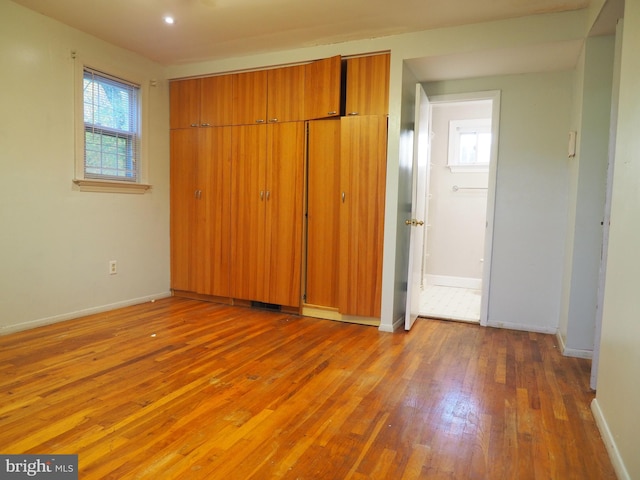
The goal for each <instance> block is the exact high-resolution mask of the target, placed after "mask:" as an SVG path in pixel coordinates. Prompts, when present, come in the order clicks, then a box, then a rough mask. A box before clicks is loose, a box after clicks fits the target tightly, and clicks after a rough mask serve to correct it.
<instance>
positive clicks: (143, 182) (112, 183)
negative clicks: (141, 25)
mask: <svg viewBox="0 0 640 480" xmlns="http://www.w3.org/2000/svg"><path fill="white" fill-rule="evenodd" d="M71 56H72V58H73V59H74V100H75V101H74V117H75V118H74V123H75V124H74V142H75V155H74V157H75V177H74V179H73V183H74V184H75V186H76V189H77V190H79V191H81V192H105V193H139V194H142V193H145V192H146V191H148V190H149V189H150V188H151V185H150V184H149V183H148V180H149V161H148V154H147V152H148V148H147V145H148V140H147V136H148V135H147V132H148V128H147V125H148V120H147V119H148V111H149V109H148V102H147V98H148V93H149V92H148V85H149V83H148V82H147V81H145V80H144V79H142V78H140V77H139V76H138V75H135V74H132V73H131V72H123V71H122V69H120V68H117V67H114V66H113V65H107V64H105V63H104V62H99V61H93V60H92V59H82V58H80V56H79V55H78V54H76V53H75V52H72V53H71ZM85 67H88V68H92V69H94V70H98V71H101V72H104V73H106V74H109V75H111V76H114V77H117V78H121V79H122V80H125V81H128V82H131V83H135V84H136V85H139V86H140V162H139V166H138V168H139V170H138V180H137V182H130V181H118V180H102V179H96V178H85V176H84V138H85V135H84V96H83V77H84V68H85Z"/></svg>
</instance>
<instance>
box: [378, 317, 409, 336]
mask: <svg viewBox="0 0 640 480" xmlns="http://www.w3.org/2000/svg"><path fill="white" fill-rule="evenodd" d="M401 328H404V317H398V318H396V319H395V320H394V321H393V323H392V324H391V325H387V324H384V323H381V324H380V326H379V327H378V330H380V331H381V332H386V333H393V332H395V331H396V330H400V329H401Z"/></svg>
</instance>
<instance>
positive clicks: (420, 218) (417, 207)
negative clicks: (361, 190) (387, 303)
mask: <svg viewBox="0 0 640 480" xmlns="http://www.w3.org/2000/svg"><path fill="white" fill-rule="evenodd" d="M429 115H430V110H429V98H428V97H427V94H426V92H425V91H424V88H422V85H420V84H419V83H418V84H416V109H415V117H416V118H415V130H414V137H413V138H414V139H413V173H412V176H413V182H412V192H411V196H412V198H411V218H408V219H406V221H405V223H406V225H407V228H411V238H410V240H409V274H408V278H407V307H406V308H407V313H406V315H405V320H404V328H405V330H409V329H411V326H412V325H413V323H414V322H415V321H416V318H418V313H419V310H420V291H421V289H422V280H423V265H424V259H423V258H422V252H423V251H424V249H423V245H424V242H425V240H426V233H427V228H426V220H427V218H426V215H427V209H426V205H427V196H428V195H429V192H428V189H429V153H430V150H431V145H430V142H431V140H430V138H431V136H430V135H431V133H430V127H429Z"/></svg>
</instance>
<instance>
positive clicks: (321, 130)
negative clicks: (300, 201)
mask: <svg viewBox="0 0 640 480" xmlns="http://www.w3.org/2000/svg"><path fill="white" fill-rule="evenodd" d="M308 128H309V135H308V146H307V149H308V167H307V168H308V173H307V177H308V179H307V263H306V303H307V304H310V305H317V306H323V307H332V308H337V307H338V278H339V277H338V272H339V269H338V266H339V261H340V259H339V252H340V201H341V197H340V120H338V119H331V120H314V121H311V122H308Z"/></svg>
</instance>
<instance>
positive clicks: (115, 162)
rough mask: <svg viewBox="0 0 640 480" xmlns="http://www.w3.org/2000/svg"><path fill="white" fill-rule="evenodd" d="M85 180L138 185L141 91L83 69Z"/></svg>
mask: <svg viewBox="0 0 640 480" xmlns="http://www.w3.org/2000/svg"><path fill="white" fill-rule="evenodd" d="M82 83H83V90H82V91H83V105H84V177H85V178H101V179H105V180H125V181H131V182H137V181H138V164H139V158H140V148H139V144H140V142H139V137H140V135H139V120H138V116H139V114H138V111H139V101H138V99H139V91H140V87H139V86H137V85H132V84H130V83H127V82H124V81H121V80H117V79H114V78H112V77H109V76H106V75H105V74H102V73H100V72H97V71H95V70H90V69H88V68H85V69H84V74H83V82H82Z"/></svg>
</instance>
